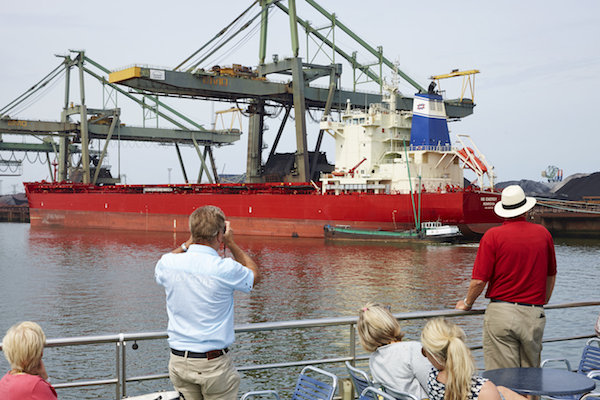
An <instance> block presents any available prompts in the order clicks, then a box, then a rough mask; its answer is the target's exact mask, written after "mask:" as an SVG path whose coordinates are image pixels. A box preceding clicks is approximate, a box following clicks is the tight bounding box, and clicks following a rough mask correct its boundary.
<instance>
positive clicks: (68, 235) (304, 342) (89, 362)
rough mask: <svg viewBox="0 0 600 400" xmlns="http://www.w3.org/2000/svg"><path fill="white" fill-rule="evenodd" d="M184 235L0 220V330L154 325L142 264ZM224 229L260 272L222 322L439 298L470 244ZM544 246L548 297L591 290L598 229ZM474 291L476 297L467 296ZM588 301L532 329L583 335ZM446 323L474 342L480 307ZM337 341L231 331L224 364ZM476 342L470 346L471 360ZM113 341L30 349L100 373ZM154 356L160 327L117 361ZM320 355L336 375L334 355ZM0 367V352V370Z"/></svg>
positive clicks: (53, 361) (458, 282)
mask: <svg viewBox="0 0 600 400" xmlns="http://www.w3.org/2000/svg"><path fill="white" fill-rule="evenodd" d="M233 229H234V231H235V226H233ZM186 239H187V238H186V237H185V236H184V235H181V234H180V235H174V234H170V233H150V232H148V233H146V232H115V231H110V232H106V231H101V230H64V229H49V228H48V229H45V228H31V227H30V226H29V224H22V223H0V274H1V275H0V276H1V277H2V278H1V279H0V293H1V296H2V297H1V298H2V301H1V302H0V334H1V335H4V333H5V332H6V330H7V329H8V328H9V327H10V326H11V325H13V324H14V323H16V322H19V321H23V320H33V321H37V322H38V323H40V325H41V326H42V327H43V329H44V331H45V333H46V335H47V337H48V338H59V337H75V336H86V335H105V334H117V333H121V332H122V333H136V332H150V331H153V332H156V331H166V324H167V316H166V311H165V298H164V292H163V290H162V288H161V287H159V286H158V285H157V284H156V283H155V281H154V266H155V264H156V261H157V260H158V259H159V258H160V256H161V254H163V253H165V252H168V251H170V250H171V249H172V248H174V247H175V246H178V245H179V244H180V243H181V242H183V241H185V240H186ZM236 242H237V243H238V244H239V245H240V246H241V247H243V248H244V249H246V250H247V251H248V252H249V253H250V254H251V255H252V256H253V258H254V259H255V260H256V261H257V262H258V263H259V265H261V268H262V271H263V280H262V282H260V284H259V285H257V287H256V288H255V290H254V291H253V292H252V293H251V294H236V309H235V322H236V324H245V323H255V322H275V321H287V320H299V319H307V318H325V317H340V316H354V315H356V314H357V310H358V309H359V308H360V307H361V306H362V305H363V304H364V303H365V302H367V301H371V300H375V301H378V302H382V303H386V304H390V305H391V307H392V312H395V313H400V312H409V311H425V310H439V309H448V308H453V307H454V305H455V304H456V301H457V300H459V299H462V298H464V296H465V294H466V291H467V287H468V283H469V280H470V273H471V268H472V265H473V260H474V259H475V255H476V252H477V243H471V244H458V245H443V244H425V243H403V244H357V243H353V244H351V243H326V242H325V241H324V240H322V239H298V238H289V239H282V238H269V237H243V236H236ZM556 253H557V259H558V277H557V283H556V288H555V292H554V296H553V297H552V300H551V303H563V302H575V301H590V300H598V299H599V298H600V290H598V284H597V280H598V276H599V273H600V241H598V240H583V239H581V240H568V241H567V240H560V239H557V240H556ZM485 304H486V301H485V299H483V296H482V297H481V298H480V299H479V300H478V301H477V302H476V304H475V308H478V307H485ZM599 312H600V307H584V308H580V309H566V310H549V311H548V312H547V320H548V323H547V327H546V332H545V336H546V337H562V336H574V335H584V334H588V333H589V334H591V333H592V332H593V325H594V322H595V319H596V318H597V316H598V313H599ZM456 322H457V323H459V324H460V325H461V326H462V327H463V328H464V329H465V331H466V332H467V335H468V337H469V344H471V345H478V344H480V343H481V324H482V318H481V317H469V318H466V317H465V318H463V317H461V318H457V319H456ZM402 324H403V328H404V330H405V331H406V337H407V339H415V340H416V339H418V337H419V332H420V329H421V327H422V325H423V321H411V322H407V323H402ZM348 340H349V332H347V330H343V331H341V330H340V329H339V328H323V329H321V330H297V331H274V332H267V333H260V334H240V335H238V337H237V341H236V343H235V345H234V346H233V348H232V350H233V351H232V354H233V357H234V358H235V362H236V364H237V365H252V364H257V363H274V362H283V361H294V360H299V359H308V358H325V357H334V356H339V357H342V356H346V355H348V351H349V350H348ZM582 345H583V342H582V341H580V340H579V341H570V342H565V343H560V344H547V345H545V346H544V351H543V354H542V358H551V357H567V358H568V359H569V360H570V361H571V362H572V363H573V364H574V365H577V360H578V358H579V356H580V351H581V348H582ZM480 353H481V352H476V353H475V356H476V360H477V361H478V365H479V366H480V367H481V366H482V363H481V354H480ZM114 354H115V350H114V345H94V346H78V347H76V348H75V347H69V348H48V349H46V351H45V353H44V360H45V363H46V368H47V370H48V373H49V375H50V379H51V381H52V382H53V383H63V382H67V381H71V380H76V379H80V380H91V379H110V378H111V377H114V374H115V368H114V363H115V355H114ZM359 354H360V351H359ZM362 354H364V353H362ZM167 361H168V346H167V343H166V341H165V340H157V341H149V342H144V343H140V344H139V349H138V350H135V351H133V350H129V349H128V352H127V368H128V370H127V373H128V375H129V376H132V375H136V376H137V375H143V374H160V373H165V372H166V371H167ZM365 365H366V364H364V363H363V364H362V366H365ZM325 368H326V369H329V370H332V371H333V372H336V373H338V374H339V375H340V376H341V377H343V375H345V372H344V370H343V368H342V366H341V365H340V366H329V365H328V366H325ZM365 368H366V366H365ZM8 369H9V366H8V363H7V362H6V360H5V359H4V358H2V360H0V371H1V373H2V374H4V373H5V372H6V371H7V370H8ZM297 372H298V369H296V368H290V369H287V370H284V371H254V372H245V373H243V374H242V387H241V391H247V390H251V389H260V388H275V387H281V386H283V387H288V388H289V387H290V386H292V385H293V382H294V380H295V379H294V377H295V376H296V374H297ZM170 388H171V387H170V383H169V381H168V380H166V379H164V380H159V381H149V382H144V383H130V384H128V394H129V395H135V394H142V393H146V392H151V391H156V390H161V389H170ZM114 393H115V391H114V386H106V387H90V388H83V389H62V390H59V392H58V394H59V398H60V399H110V398H114Z"/></svg>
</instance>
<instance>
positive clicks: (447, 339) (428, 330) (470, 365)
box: [421, 318, 475, 400]
mask: <svg viewBox="0 0 600 400" xmlns="http://www.w3.org/2000/svg"><path fill="white" fill-rule="evenodd" d="M464 341H465V332H464V331H463V330H462V329H461V328H460V327H458V326H457V325H455V324H454V323H452V322H448V321H446V320H445V319H444V318H434V319H432V320H430V321H429V322H427V324H425V327H424V328H423V331H422V332H421V344H422V345H423V349H424V350H425V351H426V352H428V353H429V354H430V355H431V356H432V357H433V359H434V360H435V361H437V362H438V363H439V364H440V365H441V366H442V367H443V368H442V369H443V370H445V371H446V374H447V376H448V379H447V382H446V394H445V396H444V400H464V399H466V398H467V397H468V394H469V392H470V390H471V379H472V376H473V374H474V373H475V363H474V361H473V357H472V356H471V352H470V351H469V348H468V347H467V345H466V344H465V342H464Z"/></svg>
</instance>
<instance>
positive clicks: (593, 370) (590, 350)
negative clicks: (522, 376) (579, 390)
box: [542, 338, 600, 400]
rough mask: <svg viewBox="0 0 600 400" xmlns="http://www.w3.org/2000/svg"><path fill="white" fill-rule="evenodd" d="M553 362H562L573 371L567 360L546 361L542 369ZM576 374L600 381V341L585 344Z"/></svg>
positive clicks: (552, 359)
mask: <svg viewBox="0 0 600 400" xmlns="http://www.w3.org/2000/svg"><path fill="white" fill-rule="evenodd" d="M553 362H562V363H564V364H565V366H566V367H567V369H568V370H569V371H572V369H571V363H570V362H569V360H567V359H566V358H549V359H546V360H544V361H542V367H546V366H547V365H548V364H550V363H553ZM575 372H577V373H578V374H583V375H586V376H587V377H588V378H592V379H597V380H600V339H597V338H592V339H590V340H588V341H587V342H586V343H585V347H584V348H583V352H582V354H581V360H580V361H579V366H578V367H577V371H575ZM592 394H593V393H590V395H592ZM595 395H596V396H598V393H595ZM544 397H546V396H544ZM548 398H551V399H565V400H566V399H579V396H577V395H575V396H556V397H548ZM592 398H593V396H592Z"/></svg>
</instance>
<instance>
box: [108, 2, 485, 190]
mask: <svg viewBox="0 0 600 400" xmlns="http://www.w3.org/2000/svg"><path fill="white" fill-rule="evenodd" d="M305 1H306V3H307V4H309V5H310V6H311V7H313V8H314V9H315V10H317V11H318V13H320V14H321V15H322V16H324V17H325V18H326V19H327V20H328V21H329V22H330V23H331V30H332V31H333V30H334V29H335V28H338V29H341V30H342V31H343V32H344V33H345V34H347V35H348V36H349V37H350V38H351V39H352V40H354V41H355V43H356V45H357V46H358V47H359V48H362V49H365V50H366V51H367V52H368V53H369V54H371V55H374V56H376V57H377V60H378V62H377V63H375V64H361V63H359V61H358V60H357V55H356V54H357V53H356V51H354V52H353V53H348V52H347V51H344V49H342V48H340V47H339V46H337V45H336V43H335V41H334V40H330V39H329V38H328V36H326V35H324V34H323V33H321V29H315V28H313V27H312V26H311V24H310V23H309V22H307V21H306V20H304V19H302V18H301V17H299V16H298V15H297V13H296V0H288V2H287V3H288V7H286V6H285V5H284V4H283V1H281V0H257V1H255V2H254V3H253V4H252V6H250V7H248V8H247V9H246V10H245V11H244V12H243V13H242V14H241V15H240V16H238V17H237V18H236V19H235V20H234V21H233V22H232V23H230V24H229V25H227V26H226V27H225V28H224V29H222V30H221V31H220V32H219V33H218V34H217V35H216V36H214V37H213V38H211V39H210V40H209V41H208V42H207V43H206V44H204V45H203V46H202V47H201V48H200V49H199V50H197V51H196V52H194V53H193V54H192V55H191V56H190V57H188V58H186V59H185V60H184V61H183V62H182V63H181V64H179V65H178V66H177V67H176V68H175V69H173V70H158V69H152V68H143V67H134V68H129V69H127V70H124V71H119V72H116V73H114V74H111V78H110V81H111V82H113V83H118V84H120V85H124V86H128V87H130V88H133V89H136V90H140V91H141V92H143V93H146V94H152V95H163V96H179V97H191V98H198V99H209V100H221V101H232V102H236V103H237V102H246V103H249V107H248V112H249V113H250V118H249V129H248V158H247V166H246V180H247V181H248V182H262V181H264V180H265V176H264V173H263V172H264V169H263V167H264V165H263V164H262V150H263V148H264V145H263V131H264V118H265V115H266V114H267V112H266V111H265V105H266V104H268V103H276V104H279V105H280V106H281V107H283V108H285V110H286V114H285V118H284V119H283V121H282V122H281V125H280V127H279V130H278V134H277V137H276V139H275V141H274V144H275V145H274V146H273V147H272V148H271V152H270V155H269V157H272V156H273V154H274V151H275V147H276V144H277V143H278V142H279V139H280V136H281V133H282V132H283V127H284V126H285V123H286V120H287V117H288V116H289V115H290V110H291V108H293V109H294V121H295V134H296V153H295V168H294V170H295V173H294V174H293V176H288V177H287V179H288V180H295V181H300V182H306V181H309V180H310V179H317V177H318V171H317V170H316V160H317V158H318V154H319V151H320V146H321V142H322V136H323V131H320V132H319V133H318V137H317V141H316V146H315V149H314V151H313V152H312V160H309V154H310V152H309V150H308V147H307V125H306V117H305V115H306V111H307V109H316V110H323V111H325V114H326V115H327V114H329V112H330V110H333V109H342V108H343V107H344V106H345V105H346V103H347V102H350V103H353V104H361V105H362V104H364V105H365V106H367V105H368V104H371V103H380V102H381V100H382V94H381V92H382V87H383V82H384V80H383V73H384V67H385V68H388V69H391V70H393V71H394V73H396V74H398V75H399V76H400V77H402V78H404V79H405V80H406V81H407V82H408V83H409V84H410V85H411V86H412V87H414V89H415V91H417V92H425V91H426V90H425V89H424V88H423V87H422V86H421V85H419V84H418V83H417V82H415V81H414V80H413V79H411V78H410V77H408V76H407V75H406V74H405V73H403V72H402V71H399V70H398V69H397V67H396V66H395V65H394V64H393V63H392V62H391V61H390V60H389V59H387V58H386V57H385V56H384V55H383V49H382V47H381V46H379V47H378V48H377V49H376V48H374V47H373V46H371V45H369V44H368V43H367V42H366V41H365V40H363V39H361V38H360V37H359V36H358V35H357V34H355V33H354V32H353V31H351V30H350V29H349V28H348V27H347V26H346V25H345V24H343V23H342V22H341V21H340V20H339V19H338V18H337V17H336V16H335V14H332V13H329V12H328V11H326V10H325V9H324V8H322V7H321V6H319V5H318V4H317V3H316V2H315V1H314V0H305ZM256 4H257V5H258V6H259V7H260V10H259V11H258V12H257V13H254V14H253V15H252V16H251V19H250V21H248V22H247V23H245V24H244V25H243V26H242V27H240V28H239V29H238V30H237V31H232V32H229V36H228V37H227V38H226V39H225V35H226V33H227V32H228V31H230V30H232V29H233V28H232V27H233V26H234V25H235V23H236V22H237V21H239V20H240V18H241V17H242V16H243V15H244V14H248V13H250V12H251V11H252V10H254V8H253V6H254V5H256ZM273 8H276V9H278V10H281V11H283V12H284V13H286V14H287V15H288V16H289V23H290V36H291V46H292V52H293V57H291V58H286V59H284V60H279V59H278V57H276V56H274V57H273V62H266V54H267V38H268V22H269V15H270V10H271V9H273ZM259 18H260V46H259V57H258V58H259V64H258V67H257V69H256V75H255V76H252V77H249V76H247V75H242V74H236V73H235V72H234V73H229V74H226V75H223V74H221V73H219V69H217V70H216V72H215V70H205V69H202V68H199V66H200V65H201V64H202V63H203V62H206V60H207V59H208V58H209V57H210V56H211V55H213V54H214V53H215V52H216V51H218V49H219V48H220V47H219V46H217V44H216V43H218V40H221V45H220V46H224V45H225V44H227V43H228V42H230V41H231V40H232V39H233V38H234V37H236V36H237V35H239V34H240V33H241V32H242V31H244V30H245V29H247V28H248V27H249V26H250V23H251V22H252V21H254V20H257V19H259ZM299 27H302V28H304V30H305V33H306V36H307V43H308V38H309V37H311V38H312V39H314V40H316V41H318V43H319V50H322V47H323V46H326V47H328V48H330V49H331V51H332V57H330V59H331V60H332V63H331V64H328V65H318V64H313V63H308V62H303V61H302V58H300V57H299V48H300V46H299V37H298V28H299ZM211 45H212V46H213V47H212V48H211V50H210V51H208V53H206V54H205V55H203V56H202V57H200V58H199V59H198V60H197V61H195V62H190V60H192V58H193V57H196V56H197V55H198V54H199V53H200V52H201V51H203V50H206V49H207V48H209V46H211ZM336 55H338V56H341V57H342V58H343V59H345V60H346V61H347V62H348V63H349V64H350V65H351V67H352V69H353V81H354V84H353V90H352V91H348V90H343V89H341V88H340V76H341V74H342V64H338V63H335V56H336ZM306 58H307V59H309V58H310V57H309V55H308V44H307V55H306ZM374 67H377V68H374ZM357 71H358V73H359V76H358V77H357ZM271 74H278V75H288V76H291V81H290V82H288V83H280V82H275V81H269V80H267V79H266V78H267V77H268V76H269V75H271ZM324 77H325V78H328V80H329V83H328V88H326V89H324V88H321V87H317V86H314V85H311V83H313V82H314V81H315V80H316V79H319V78H324ZM364 78H366V79H369V80H370V81H372V82H375V83H376V84H378V85H379V87H380V93H379V94H375V93H368V92H360V91H357V90H356V86H357V84H359V83H364V81H363V82H361V81H360V79H364ZM412 102H413V99H412V97H406V96H402V95H397V99H396V105H397V109H399V110H412ZM473 107H474V104H473V102H472V101H470V100H469V99H460V100H446V111H447V114H448V117H449V118H451V119H458V118H462V117H466V116H468V115H470V114H471V113H472V112H473ZM309 161H312V162H309ZM267 162H268V161H267Z"/></svg>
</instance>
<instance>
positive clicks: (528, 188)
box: [495, 179, 554, 197]
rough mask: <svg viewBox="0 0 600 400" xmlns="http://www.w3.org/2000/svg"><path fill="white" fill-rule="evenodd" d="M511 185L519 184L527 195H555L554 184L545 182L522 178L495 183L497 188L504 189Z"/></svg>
mask: <svg viewBox="0 0 600 400" xmlns="http://www.w3.org/2000/svg"><path fill="white" fill-rule="evenodd" d="M510 185H519V186H521V188H522V189H523V191H524V192H525V194H526V195H527V196H533V197H554V195H553V193H552V184H548V183H545V182H536V181H530V180H527V179H521V180H520V181H506V182H499V183H497V184H496V185H495V187H496V189H499V190H502V189H504V188H505V187H507V186H510Z"/></svg>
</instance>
